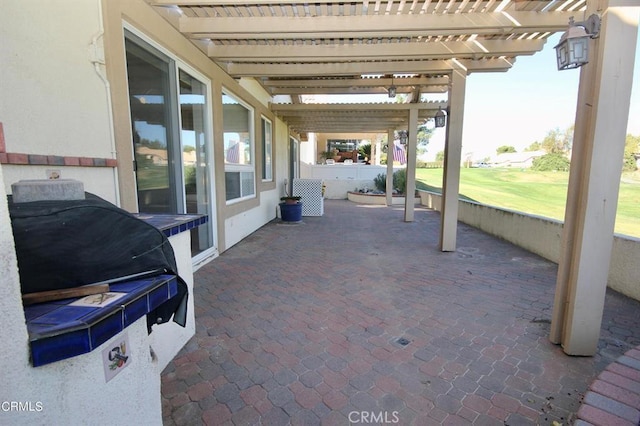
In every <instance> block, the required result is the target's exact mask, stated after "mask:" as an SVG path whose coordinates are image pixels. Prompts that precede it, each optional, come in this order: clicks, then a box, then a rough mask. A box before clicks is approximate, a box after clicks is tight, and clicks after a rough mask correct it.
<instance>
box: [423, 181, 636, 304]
mask: <svg viewBox="0 0 640 426" xmlns="http://www.w3.org/2000/svg"><path fill="white" fill-rule="evenodd" d="M418 192H419V194H420V200H421V204H422V205H424V206H427V207H429V208H431V209H434V210H437V211H440V210H441V205H442V203H441V196H440V195H439V194H434V193H432V192H427V191H418ZM458 220H459V221H460V222H463V223H466V224H467V225H471V226H473V227H476V228H478V229H481V230H482V231H484V232H487V233H489V234H491V235H495V236H496V237H499V238H502V239H504V240H506V241H509V242H511V243H513V244H516V245H517V246H520V247H522V248H524V249H526V250H529V251H531V252H532V253H535V254H537V255H539V256H542V257H544V258H545V259H548V260H550V261H552V262H555V263H558V261H559V259H560V246H561V244H562V227H563V224H562V222H561V221H558V220H553V219H548V218H544V217H540V216H534V215H528V214H526V213H522V212H516V211H511V210H506V209H500V208H497V207H493V206H487V205H483V204H478V203H472V202H468V201H462V200H460V201H459V202H458ZM637 259H640V239H638V238H634V237H629V236H626V235H618V234H616V235H614V238H613V247H612V249H611V265H610V267H609V277H608V282H607V285H608V286H609V287H610V288H612V289H613V290H616V291H619V292H620V293H622V294H625V295H626V296H629V297H631V298H633V299H635V300H639V301H640V282H639V281H638V277H639V276H640V263H638V261H637Z"/></svg>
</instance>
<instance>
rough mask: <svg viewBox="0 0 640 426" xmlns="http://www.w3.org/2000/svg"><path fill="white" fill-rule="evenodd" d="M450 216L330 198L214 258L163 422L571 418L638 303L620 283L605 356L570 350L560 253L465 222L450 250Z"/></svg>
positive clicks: (608, 317)
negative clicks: (443, 233)
mask: <svg viewBox="0 0 640 426" xmlns="http://www.w3.org/2000/svg"><path fill="white" fill-rule="evenodd" d="M439 229H440V214H439V213H437V212H434V211H430V210H427V209H423V208H417V209H416V211H415V220H414V221H412V222H405V221H403V208H401V207H400V208H395V207H386V206H371V205H368V206H363V205H357V204H354V203H351V202H348V201H344V200H326V202H325V215H324V216H323V217H305V218H304V221H303V223H301V224H297V225H288V224H283V223H281V222H279V221H277V220H276V221H273V222H271V223H269V224H267V225H266V226H264V227H262V228H261V229H259V230H258V231H257V232H255V233H254V234H252V235H250V236H249V237H248V238H246V239H244V240H243V241H242V242H240V243H239V244H237V245H236V246H234V247H233V248H231V249H229V250H227V251H226V252H225V253H223V254H222V255H221V256H220V257H219V258H218V259H216V260H215V261H213V262H211V263H209V264H207V265H205V266H204V267H202V268H201V269H200V270H198V271H197V272H196V274H195V290H194V295H193V297H194V299H195V307H196V328H197V331H196V336H195V337H194V338H192V340H191V341H190V342H189V343H188V344H187V346H186V347H185V348H184V349H183V350H182V351H181V353H180V354H179V355H178V356H177V357H176V358H175V359H174V360H173V361H172V362H171V363H170V364H169V366H168V367H167V368H166V370H165V371H164V373H163V376H162V395H163V418H164V423H165V424H166V425H172V424H177V425H181V424H200V423H203V424H211V425H213V424H215V425H221V424H229V425H231V424H235V425H239V424H263V425H286V424H292V425H296V424H298V425H314V424H323V425H347V424H357V423H363V424H366V423H374V424H376V423H377V424H381V423H385V421H386V422H387V423H395V424H402V425H408V424H415V425H429V424H472V423H473V424H477V425H485V424H486V425H503V424H510V425H527V424H531V425H535V424H541V425H549V424H552V422H554V421H557V422H559V423H561V424H572V421H573V420H575V419H576V413H577V412H578V410H579V408H580V406H581V403H582V399H583V396H584V394H585V392H586V390H587V389H588V386H589V384H590V383H591V382H593V380H594V379H595V378H596V377H597V376H598V374H599V373H600V372H601V371H602V370H603V369H605V368H606V367H607V365H609V364H610V363H612V362H613V361H615V360H616V359H617V358H618V357H620V356H621V355H623V354H624V353H625V352H627V351H629V350H631V349H632V348H633V347H635V346H638V345H640V304H639V303H638V302H636V301H633V300H630V299H628V298H626V297H624V296H621V295H620V294H617V293H614V292H611V291H608V292H607V295H606V301H605V310H604V317H603V321H602V330H601V333H600V340H599V344H598V349H597V353H596V354H595V355H594V356H593V357H571V356H568V355H566V354H565V353H564V352H563V351H562V348H561V347H560V346H557V345H554V344H552V343H551V342H550V341H549V327H550V320H551V311H552V308H553V298H554V290H555V283H556V277H557V265H555V264H553V263H551V262H548V261H546V260H544V259H542V258H540V257H538V256H536V255H533V254H531V253H529V252H526V251H524V250H522V249H520V248H518V247H516V246H513V245H511V244H509V243H506V242H504V241H501V240H498V239H496V238H494V237H491V236H489V235H487V234H484V233H483V232H481V231H478V230H476V229H474V228H472V227H468V226H466V225H463V224H458V248H457V251H456V252H442V251H441V250H440V249H439V246H438V237H439ZM625 414H626V413H619V414H618V415H625ZM636 422H637V420H636Z"/></svg>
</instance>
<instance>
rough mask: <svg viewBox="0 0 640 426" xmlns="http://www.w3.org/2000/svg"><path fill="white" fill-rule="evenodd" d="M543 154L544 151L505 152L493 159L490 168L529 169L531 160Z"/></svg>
mask: <svg viewBox="0 0 640 426" xmlns="http://www.w3.org/2000/svg"><path fill="white" fill-rule="evenodd" d="M545 154H546V152H545V151H525V152H505V153H502V154H498V155H496V156H495V157H493V158H492V159H491V166H492V167H520V168H529V167H531V166H532V165H533V160H535V159H536V158H538V157H542V156H543V155H545Z"/></svg>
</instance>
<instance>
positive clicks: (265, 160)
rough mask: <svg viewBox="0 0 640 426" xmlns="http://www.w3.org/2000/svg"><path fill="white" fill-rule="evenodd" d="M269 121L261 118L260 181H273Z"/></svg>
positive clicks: (270, 127)
mask: <svg viewBox="0 0 640 426" xmlns="http://www.w3.org/2000/svg"><path fill="white" fill-rule="evenodd" d="M271 129H272V126H271V121H269V120H267V119H266V118H264V117H262V180H264V181H272V180H273V162H272V160H271V158H272V157H271V155H272V148H271V146H272V145H271V138H272V133H271Z"/></svg>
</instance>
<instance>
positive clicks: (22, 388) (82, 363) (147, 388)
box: [0, 166, 162, 425]
mask: <svg viewBox="0 0 640 426" xmlns="http://www.w3.org/2000/svg"><path fill="white" fill-rule="evenodd" d="M3 169H4V167H3V166H0V276H2V297H0V312H2V315H3V320H2V327H1V328H0V330H1V332H0V333H1V336H2V341H3V342H5V344H4V345H3V348H2V350H0V365H2V386H0V402H2V404H3V405H2V407H0V408H1V409H0V424H3V425H5V424H6V425H34V424H50V425H54V424H88V423H92V424H97V423H99V420H98V419H104V420H105V421H108V422H109V423H110V424H130V423H132V422H133V423H137V424H160V423H161V421H162V418H161V411H162V410H161V401H160V370H159V368H158V365H157V363H156V362H154V361H153V360H152V359H151V356H150V352H149V336H148V335H147V327H146V318H144V317H143V318H141V319H140V320H138V321H136V322H135V323H134V324H133V325H131V326H130V327H128V328H127V329H126V333H128V337H129V343H130V348H129V355H130V356H131V357H132V358H131V364H130V365H129V366H128V367H127V368H125V369H124V370H122V372H121V373H120V374H119V375H118V376H116V377H115V378H113V379H112V380H111V381H110V382H108V383H107V382H106V380H105V376H104V371H103V366H102V350H103V349H104V348H106V347H108V345H109V344H110V343H112V342H113V341H114V340H116V339H118V338H119V337H120V336H122V333H120V334H119V335H118V336H116V337H115V338H114V339H112V340H111V341H109V342H107V343H105V344H103V345H101V346H100V347H99V348H97V349H96V350H94V351H93V352H91V353H89V354H85V355H81V356H78V357H74V358H70V359H68V360H64V361H58V362H55V363H53V364H48V365H45V366H42V367H38V368H34V367H32V366H31V365H30V363H29V343H28V335H27V327H26V324H25V317H24V310H23V307H22V300H21V293H20V279H19V273H18V265H17V260H16V254H15V249H14V242H13V233H12V231H11V221H10V219H9V212H8V207H7V203H6V201H5V200H6V193H5V190H4V187H5V185H4V177H3V172H4V170H3ZM5 402H9V403H11V402H19V403H22V404H23V407H25V408H27V409H26V411H25V410H23V411H19V410H11V409H7V407H10V405H7V404H5Z"/></svg>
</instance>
